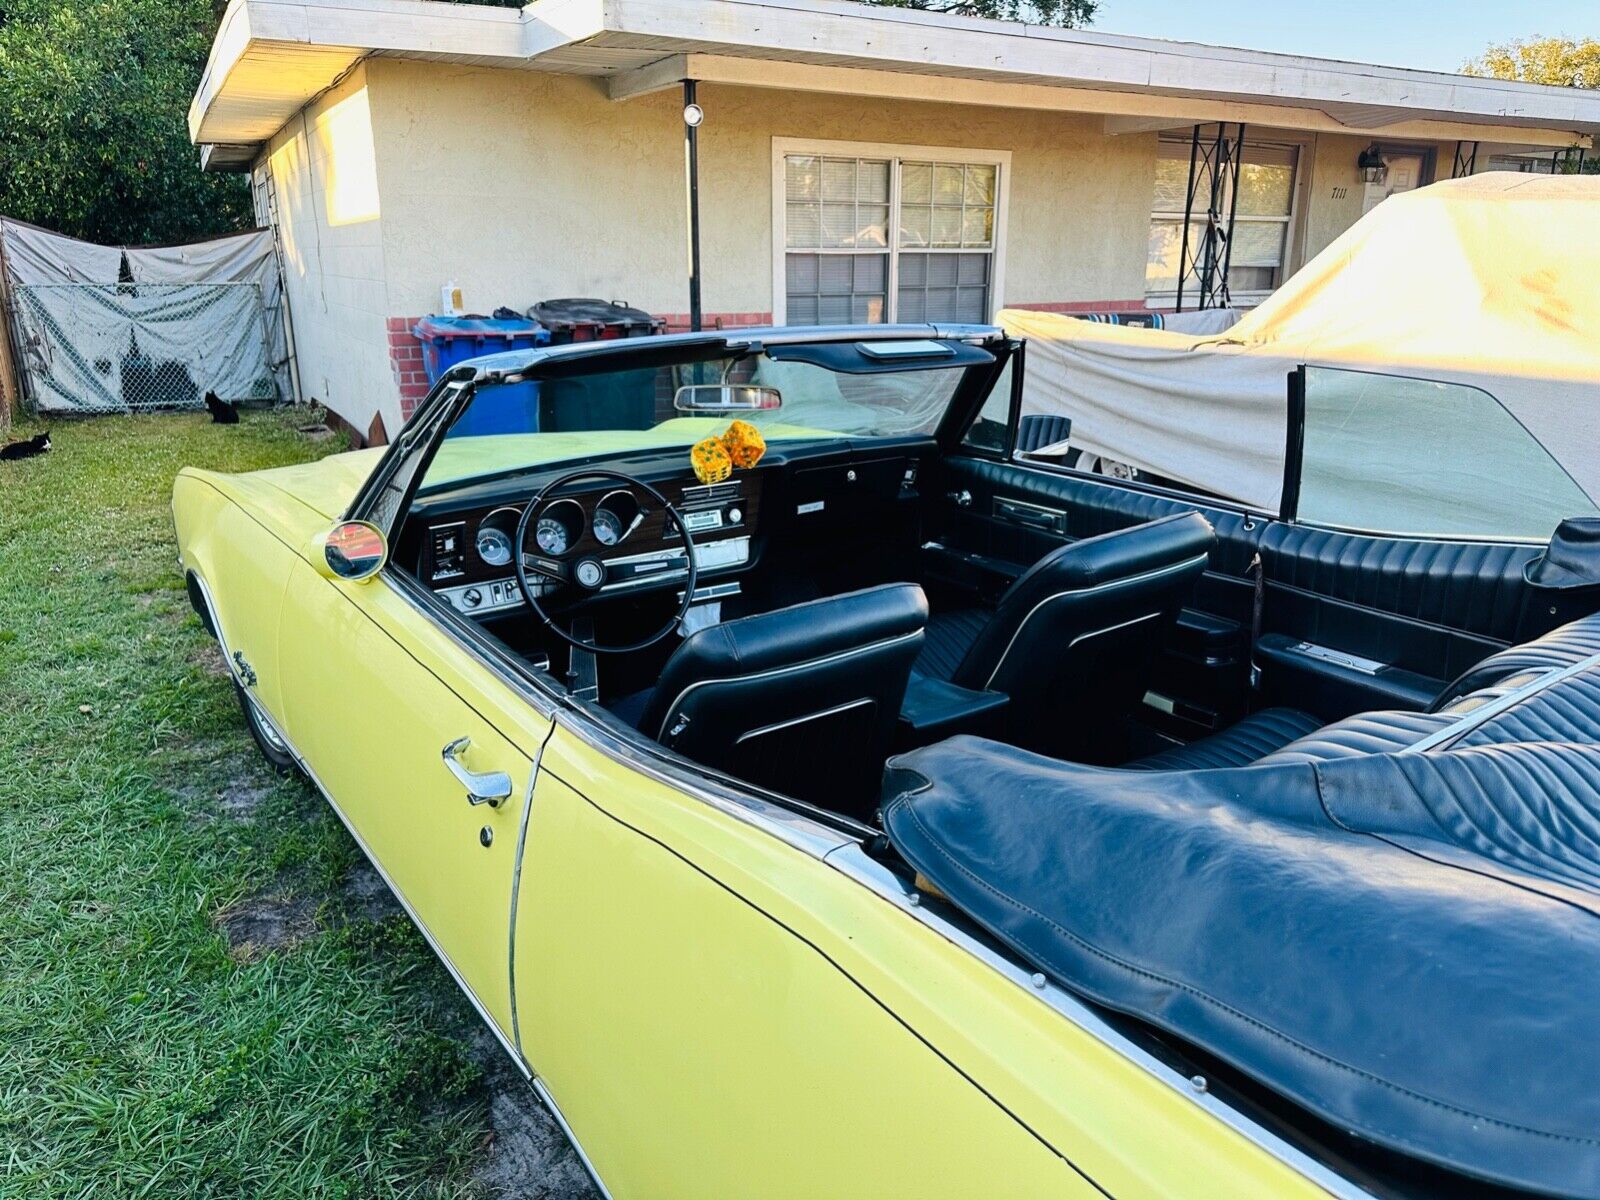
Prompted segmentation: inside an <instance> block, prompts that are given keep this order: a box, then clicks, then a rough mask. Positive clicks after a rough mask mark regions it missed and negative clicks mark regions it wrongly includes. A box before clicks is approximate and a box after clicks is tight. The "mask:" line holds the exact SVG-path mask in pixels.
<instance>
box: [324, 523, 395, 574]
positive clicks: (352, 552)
mask: <svg viewBox="0 0 1600 1200" xmlns="http://www.w3.org/2000/svg"><path fill="white" fill-rule="evenodd" d="M388 558H389V544H388V542H386V541H385V540H384V537H383V531H382V530H381V529H379V528H378V527H377V526H376V525H373V524H371V523H369V522H367V521H341V522H340V523H339V524H337V525H335V526H334V527H333V528H332V529H330V530H328V531H327V532H326V533H320V534H318V535H317V537H316V540H315V541H314V542H313V544H312V547H311V561H312V565H314V566H315V567H316V568H317V572H318V573H319V574H321V575H323V576H324V577H326V578H328V579H343V580H345V581H346V582H348V583H359V582H360V581H361V580H363V579H371V578H372V577H373V576H374V575H376V574H377V573H378V572H379V571H381V570H383V564H384V563H385V562H387V561H388Z"/></svg>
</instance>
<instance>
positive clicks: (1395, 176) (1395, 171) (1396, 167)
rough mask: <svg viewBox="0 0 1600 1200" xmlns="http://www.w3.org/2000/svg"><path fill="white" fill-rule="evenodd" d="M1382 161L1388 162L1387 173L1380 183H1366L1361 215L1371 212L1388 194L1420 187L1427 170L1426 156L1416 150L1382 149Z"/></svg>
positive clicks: (1393, 194) (1396, 194)
mask: <svg viewBox="0 0 1600 1200" xmlns="http://www.w3.org/2000/svg"><path fill="white" fill-rule="evenodd" d="M1383 160H1384V162H1386V163H1388V164H1389V174H1388V176H1387V177H1386V178H1385V179H1384V181H1383V182H1382V183H1369V184H1367V192H1366V198H1365V200H1364V201H1363V203H1362V206H1361V212H1362V214H1363V215H1365V214H1367V213H1369V212H1371V211H1372V210H1373V209H1375V208H1377V207H1378V205H1380V204H1382V203H1383V202H1384V201H1385V200H1387V199H1388V198H1389V197H1390V196H1398V195H1399V194H1400V193H1401V192H1409V191H1414V190H1415V189H1417V188H1419V187H1421V186H1422V185H1423V182H1424V180H1425V177H1426V173H1427V170H1428V156H1427V155H1426V154H1423V153H1421V152H1418V151H1388V150H1386V151H1384V154H1383Z"/></svg>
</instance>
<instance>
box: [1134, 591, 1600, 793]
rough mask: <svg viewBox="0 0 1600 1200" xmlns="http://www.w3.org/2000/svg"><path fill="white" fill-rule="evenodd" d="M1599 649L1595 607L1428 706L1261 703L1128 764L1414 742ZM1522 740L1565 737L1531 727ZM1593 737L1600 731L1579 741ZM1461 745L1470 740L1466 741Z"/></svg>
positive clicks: (1481, 667)
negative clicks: (1340, 713)
mask: <svg viewBox="0 0 1600 1200" xmlns="http://www.w3.org/2000/svg"><path fill="white" fill-rule="evenodd" d="M1592 654H1600V614H1596V615H1595V616H1590V617H1584V618H1583V619H1582V620H1578V621H1574V622H1572V623H1571V624H1570V625H1563V626H1562V627H1561V628H1559V629H1555V630H1552V631H1551V632H1550V633H1547V634H1545V635H1544V637H1542V638H1539V639H1537V640H1535V641H1532V642H1527V643H1525V644H1524V645H1521V646H1512V647H1510V648H1509V649H1507V650H1502V651H1500V653H1498V654H1492V655H1490V656H1489V657H1488V658H1486V659H1484V660H1483V662H1481V663H1479V664H1478V665H1477V666H1476V667H1473V668H1472V670H1470V671H1468V672H1467V673H1466V674H1465V675H1463V676H1462V677H1461V678H1460V679H1458V680H1456V681H1455V682H1454V683H1452V684H1451V685H1450V686H1449V687H1447V688H1445V690H1444V691H1443V692H1442V693H1440V695H1439V697H1438V698H1437V699H1436V700H1435V701H1434V703H1433V705H1432V706H1431V707H1430V708H1429V709H1428V711H1427V712H1421V713H1417V712H1399V711H1397V712H1369V713H1358V714H1356V715H1355V716H1353V717H1346V718H1345V719H1344V720H1342V721H1336V722H1334V723H1333V724H1331V725H1324V724H1323V723H1322V722H1321V721H1320V720H1318V719H1317V718H1316V717H1313V716H1312V715H1311V714H1310V713H1304V712H1301V711H1300V710H1298V709H1294V708H1267V709H1263V710H1262V711H1260V712H1258V713H1254V714H1252V715H1251V716H1248V717H1246V718H1245V719H1244V720H1242V721H1240V722H1239V723H1238V724H1236V725H1233V726H1230V727H1229V728H1227V729H1225V730H1223V731H1222V732H1221V733H1218V734H1213V735H1212V736H1211V737H1207V738H1201V739H1200V740H1199V741H1196V742H1191V743H1189V744H1188V745H1187V746H1177V747H1174V748H1173V749H1171V750H1164V751H1162V752H1161V753H1160V754H1153V755H1151V756H1150V757H1148V758H1142V759H1139V760H1137V761H1136V762H1131V763H1128V764H1127V766H1126V768H1125V769H1127V770H1135V771H1198V770H1216V769H1220V768H1224V767H1243V766H1248V765H1250V764H1252V763H1258V764H1259V763H1274V762H1331V761H1332V760H1334V759H1337V758H1347V757H1350V756H1352V755H1358V754H1382V753H1385V752H1387V751H1394V750H1401V749H1404V748H1405V747H1407V746H1411V745H1414V744H1416V743H1417V742H1420V741H1421V740H1422V739H1423V738H1425V737H1427V736H1428V735H1429V734H1431V733H1435V732H1437V731H1438V730H1440V729H1443V728H1445V727H1446V726H1448V725H1450V724H1452V723H1453V722H1455V721H1456V720H1458V719H1459V718H1460V717H1461V716H1462V715H1463V714H1465V713H1467V712H1470V711H1471V710H1472V709H1473V708H1476V707H1477V706H1478V705H1480V704H1484V703H1489V702H1492V701H1493V700H1494V699H1495V698H1496V696H1498V695H1501V694H1503V693H1505V692H1507V691H1513V690H1515V689H1516V688H1517V687H1519V686H1521V685H1522V684H1524V683H1526V682H1528V680H1530V679H1531V678H1533V677H1534V676H1536V675H1538V674H1539V673H1540V672H1543V671H1548V670H1550V669H1552V668H1558V667H1570V666H1572V665H1573V664H1574V663H1578V662H1581V661H1583V660H1584V659H1585V658H1588V657H1589V656H1590V655H1592ZM1528 732H1529V734H1530V736H1529V737H1527V738H1525V739H1522V740H1526V741H1550V740H1569V739H1567V738H1566V736H1565V735H1564V734H1551V733H1550V732H1549V731H1544V732H1540V731H1539V730H1537V729H1530V730H1529V731H1528ZM1597 737H1600V731H1597V732H1596V733H1595V734H1593V735H1591V736H1589V737H1586V738H1584V739H1582V740H1585V741H1590V740H1595V739H1596V738H1597ZM1467 744H1471V743H1470V742H1468V743H1467Z"/></svg>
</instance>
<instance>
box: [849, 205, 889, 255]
mask: <svg viewBox="0 0 1600 1200" xmlns="http://www.w3.org/2000/svg"><path fill="white" fill-rule="evenodd" d="M856 222H857V229H856V244H857V245H860V246H887V245H888V244H889V206H888V205H887V204H863V205H861V206H860V207H858V208H857V209H856Z"/></svg>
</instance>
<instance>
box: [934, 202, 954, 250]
mask: <svg viewBox="0 0 1600 1200" xmlns="http://www.w3.org/2000/svg"><path fill="white" fill-rule="evenodd" d="M933 244H934V245H935V246H937V247H940V248H949V249H952V250H953V249H955V248H956V247H957V246H959V245H961V210H960V209H959V208H936V209H934V210H933Z"/></svg>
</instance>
